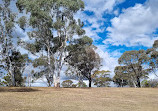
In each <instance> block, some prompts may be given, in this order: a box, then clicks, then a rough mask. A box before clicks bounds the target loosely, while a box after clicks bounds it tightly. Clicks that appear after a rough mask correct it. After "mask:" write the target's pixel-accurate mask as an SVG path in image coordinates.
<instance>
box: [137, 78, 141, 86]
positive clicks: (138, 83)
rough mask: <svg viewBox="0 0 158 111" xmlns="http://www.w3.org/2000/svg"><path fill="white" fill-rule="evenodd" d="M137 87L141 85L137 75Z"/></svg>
mask: <svg viewBox="0 0 158 111" xmlns="http://www.w3.org/2000/svg"><path fill="white" fill-rule="evenodd" d="M137 87H138V88H140V87H141V84H140V79H139V77H137Z"/></svg>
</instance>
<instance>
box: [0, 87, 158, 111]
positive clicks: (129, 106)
mask: <svg viewBox="0 0 158 111" xmlns="http://www.w3.org/2000/svg"><path fill="white" fill-rule="evenodd" d="M0 111H158V89H152V88H150V89H148V88H147V89H145V88H143V89H135V88H91V89H64V88H61V89H55V88H32V89H25V88H23V89H20V88H0Z"/></svg>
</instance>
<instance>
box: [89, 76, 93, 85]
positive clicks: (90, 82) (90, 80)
mask: <svg viewBox="0 0 158 111" xmlns="http://www.w3.org/2000/svg"><path fill="white" fill-rule="evenodd" d="M89 87H92V79H91V78H90V79H89Z"/></svg>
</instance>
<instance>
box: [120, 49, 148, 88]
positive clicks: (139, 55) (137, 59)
mask: <svg viewBox="0 0 158 111" xmlns="http://www.w3.org/2000/svg"><path fill="white" fill-rule="evenodd" d="M148 61H149V57H148V56H147V54H146V51H145V50H138V51H136V50H134V51H126V52H125V53H123V55H122V56H121V57H120V58H119V60H118V62H119V64H120V65H124V66H125V67H126V69H125V71H126V73H128V77H129V79H130V80H131V81H132V83H133V85H134V86H135V87H141V84H140V79H144V78H147V77H148V72H149V69H148V68H146V67H144V65H146V64H148Z"/></svg>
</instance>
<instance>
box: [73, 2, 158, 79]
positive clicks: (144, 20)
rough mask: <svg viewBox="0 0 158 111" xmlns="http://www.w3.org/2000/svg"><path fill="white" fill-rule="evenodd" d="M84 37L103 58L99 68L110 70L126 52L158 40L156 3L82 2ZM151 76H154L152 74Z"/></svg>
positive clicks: (157, 7)
mask: <svg viewBox="0 0 158 111" xmlns="http://www.w3.org/2000/svg"><path fill="white" fill-rule="evenodd" d="M83 1H84V2H85V5H86V6H85V11H84V12H79V13H78V14H77V15H76V18H81V20H82V21H84V23H85V26H84V29H85V30H86V34H87V35H88V36H90V37H91V38H93V40H94V44H95V45H96V46H97V47H98V50H97V52H98V53H99V54H100V56H101V57H102V58H103V60H104V61H103V65H104V66H103V67H102V68H101V69H104V70H110V71H111V72H112V76H113V75H114V73H113V70H114V67H115V66H117V65H118V63H117V60H118V58H119V57H120V56H121V55H122V53H124V52H125V51H130V50H140V49H144V50H146V49H147V48H150V47H152V44H153V43H154V41H155V40H157V39H158V22H157V21H158V0H83ZM151 77H154V76H153V75H151Z"/></svg>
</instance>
